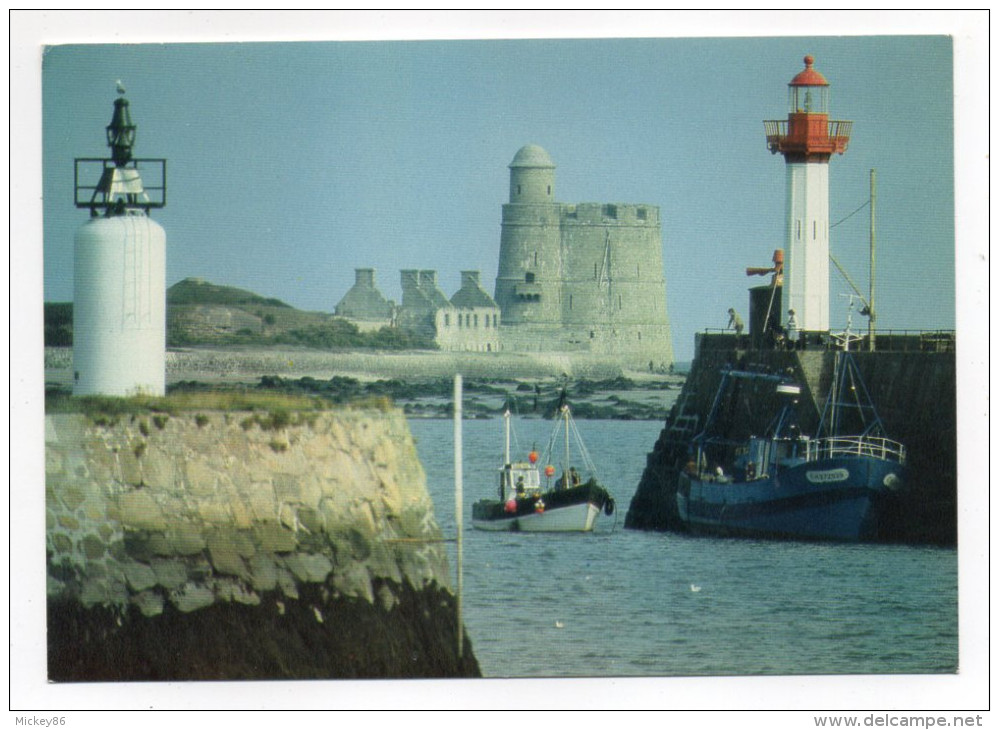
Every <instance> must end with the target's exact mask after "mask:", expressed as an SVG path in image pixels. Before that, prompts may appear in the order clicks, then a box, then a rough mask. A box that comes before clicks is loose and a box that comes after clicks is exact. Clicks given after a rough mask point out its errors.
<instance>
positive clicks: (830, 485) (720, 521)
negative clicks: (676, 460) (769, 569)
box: [677, 456, 902, 541]
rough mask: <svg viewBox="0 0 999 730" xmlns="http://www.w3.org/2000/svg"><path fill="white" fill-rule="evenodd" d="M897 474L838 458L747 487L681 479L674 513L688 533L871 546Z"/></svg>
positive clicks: (889, 465) (867, 460) (889, 464)
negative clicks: (858, 543)
mask: <svg viewBox="0 0 999 730" xmlns="http://www.w3.org/2000/svg"><path fill="white" fill-rule="evenodd" d="M901 471H902V468H901V466H900V465H899V464H898V463H897V462H894V461H889V460H883V459H877V458H872V457H864V456H859V457H838V458H831V459H825V460H821V461H813V462H808V463H804V464H800V465H797V466H793V467H788V468H785V469H782V470H780V471H779V472H778V473H777V474H776V475H775V476H772V477H768V478H763V479H756V480H753V481H748V482H721V481H711V480H706V479H697V478H695V477H692V476H690V475H688V474H682V475H681V477H680V484H679V489H678V490H677V512H678V514H679V516H680V519H681V521H682V522H683V523H684V524H685V525H686V526H687V527H688V528H689V529H691V530H692V531H694V532H700V533H708V534H718V535H739V536H747V537H781V538H790V539H813V540H844V541H865V540H873V539H875V538H876V537H877V534H878V525H879V521H880V520H879V518H880V515H881V513H882V511H883V507H884V505H885V503H886V502H887V501H888V500H889V499H890V498H891V496H892V495H893V494H894V492H895V491H897V490H898V489H899V488H900V487H901V484H902V481H901V480H902V475H901Z"/></svg>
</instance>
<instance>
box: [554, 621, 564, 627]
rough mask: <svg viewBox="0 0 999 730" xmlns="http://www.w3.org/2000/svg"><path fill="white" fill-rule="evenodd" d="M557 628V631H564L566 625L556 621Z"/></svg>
mask: <svg viewBox="0 0 999 730" xmlns="http://www.w3.org/2000/svg"><path fill="white" fill-rule="evenodd" d="M555 628H556V629H564V628H565V624H564V623H562V622H561V621H556V622H555Z"/></svg>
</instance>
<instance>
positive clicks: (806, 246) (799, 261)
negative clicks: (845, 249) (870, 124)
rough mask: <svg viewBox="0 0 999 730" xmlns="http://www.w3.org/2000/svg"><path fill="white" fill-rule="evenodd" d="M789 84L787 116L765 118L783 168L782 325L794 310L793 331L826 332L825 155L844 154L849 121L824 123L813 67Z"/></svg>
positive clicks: (808, 60) (824, 103)
mask: <svg viewBox="0 0 999 730" xmlns="http://www.w3.org/2000/svg"><path fill="white" fill-rule="evenodd" d="M814 63H815V59H814V58H813V57H812V56H805V70H804V71H802V72H800V73H799V74H798V75H797V76H795V77H794V78H793V79H791V83H789V84H788V101H789V104H788V115H787V119H786V120H779V121H767V122H764V125H765V126H766V133H767V147H768V148H769V149H770V151H771V152H772V153H774V154H777V153H778V152H779V153H781V154H783V155H784V161H785V163H786V166H787V176H786V180H787V186H786V187H787V226H786V233H785V241H786V245H785V250H786V255H785V259H784V287H783V288H784V296H783V299H784V301H783V307H782V308H781V309H782V311H781V324H782V325H783V326H785V327H786V326H787V320H788V312H789V310H793V311H794V313H795V319H796V322H797V325H798V329H799V330H801V331H802V333H803V334H804V335H805V336H806V337H807V336H808V334H809V333H828V332H829V158H830V157H831V156H832V155H833V153H836V154H840V155H841V154H843V153H844V152H846V147H847V145H848V144H849V142H850V131H851V128H852V126H853V122H846V121H829V82H828V81H826V79H825V77H824V76H823V75H822V74H820V73H819V72H818V71H816V70H815V69H814V68H812V66H813V64H814Z"/></svg>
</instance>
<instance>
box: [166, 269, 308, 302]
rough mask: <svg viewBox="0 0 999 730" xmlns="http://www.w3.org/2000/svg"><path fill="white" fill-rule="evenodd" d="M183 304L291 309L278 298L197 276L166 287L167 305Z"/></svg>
mask: <svg viewBox="0 0 999 730" xmlns="http://www.w3.org/2000/svg"><path fill="white" fill-rule="evenodd" d="M183 304H220V305H223V306H232V307H252V306H255V305H263V306H268V307H283V308H286V309H291V307H290V306H289V305H287V304H285V303H284V302H282V301H281V300H280V299H268V298H265V297H262V296H260V295H259V294H254V293H253V292H251V291H247V290H246V289H237V288H236V287H234V286H221V285H219V284H212V283H211V282H208V281H205V280H204V279H199V278H197V277H190V278H187V279H183V280H181V281H178V282H177V283H176V284H174V285H173V286H172V287H170V288H169V289H167V305H168V306H169V305H183Z"/></svg>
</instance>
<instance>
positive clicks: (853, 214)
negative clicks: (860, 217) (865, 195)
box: [829, 199, 871, 230]
mask: <svg viewBox="0 0 999 730" xmlns="http://www.w3.org/2000/svg"><path fill="white" fill-rule="evenodd" d="M870 204H871V201H870V199H868V200H865V201H864V203H863V204H862V205H861V206H860V207H859V208H857V209H856V210H855V211H853V212H852V213H850V215H848V216H846V218H841V219H840V220H838V221H836V222H835V223H833V224H832V225H831V226H829V230H832V229H833V228H835V227H836V226H838V225H839V224H840V223H846V222H847V221H848V220H850V219H851V218H853V216H855V215H857V213H859V212H860V211H862V210H863V209H864V208H866V207H867V206H868V205H870Z"/></svg>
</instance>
